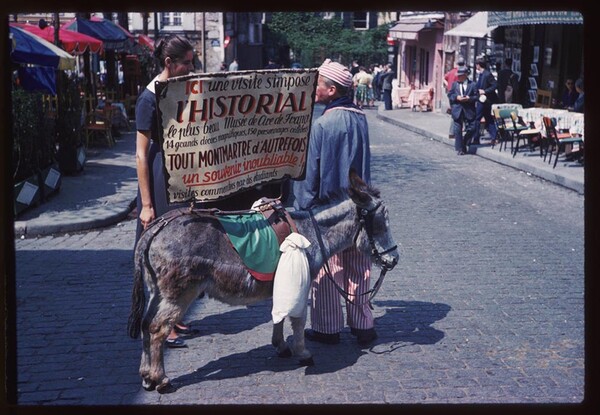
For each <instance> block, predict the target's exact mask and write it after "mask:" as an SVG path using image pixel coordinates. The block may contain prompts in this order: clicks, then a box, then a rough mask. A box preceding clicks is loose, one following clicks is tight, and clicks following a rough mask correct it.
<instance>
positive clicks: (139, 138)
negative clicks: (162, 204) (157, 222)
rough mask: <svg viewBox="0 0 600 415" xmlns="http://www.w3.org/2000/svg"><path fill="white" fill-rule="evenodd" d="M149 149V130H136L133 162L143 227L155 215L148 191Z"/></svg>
mask: <svg viewBox="0 0 600 415" xmlns="http://www.w3.org/2000/svg"><path fill="white" fill-rule="evenodd" d="M149 149H150V131H138V132H137V134H136V144H135V164H136V170H137V176H138V186H139V188H140V197H141V199H142V200H141V204H142V211H141V212H138V214H139V217H140V221H141V222H142V226H143V227H144V229H145V228H146V226H148V224H149V223H150V222H152V221H153V220H154V218H155V217H156V215H155V213H154V206H152V197H151V192H150V166H149V165H148V150H149Z"/></svg>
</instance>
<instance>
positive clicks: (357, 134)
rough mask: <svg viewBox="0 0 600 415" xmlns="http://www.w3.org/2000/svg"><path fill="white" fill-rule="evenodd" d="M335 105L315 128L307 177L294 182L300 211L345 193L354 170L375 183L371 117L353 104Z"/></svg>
mask: <svg viewBox="0 0 600 415" xmlns="http://www.w3.org/2000/svg"><path fill="white" fill-rule="evenodd" d="M340 100H344V99H343V98H342V99H340ZM332 104H334V105H332ZM332 104H330V105H329V106H328V107H327V108H326V109H325V111H324V113H323V115H322V116H321V117H319V118H318V119H317V120H316V121H315V122H314V124H313V126H312V128H311V131H310V139H309V143H308V155H307V160H306V176H305V179H304V180H301V181H295V182H294V183H293V192H294V197H295V201H294V207H295V208H296V209H302V210H306V209H309V208H311V207H313V206H317V205H319V204H322V203H323V202H324V201H326V200H328V199H330V198H332V197H335V196H336V195H339V194H340V193H341V192H342V191H345V189H346V188H348V187H349V186H350V182H349V179H348V173H349V171H350V167H354V169H356V171H357V173H358V174H359V175H360V177H361V178H362V179H363V180H364V181H365V182H366V183H370V182H371V150H370V148H369V127H368V125H367V117H366V115H365V114H364V113H363V112H362V111H361V110H360V109H358V108H357V107H356V106H354V105H352V104H346V105H341V106H339V105H335V104H336V103H335V102H334V103H332Z"/></svg>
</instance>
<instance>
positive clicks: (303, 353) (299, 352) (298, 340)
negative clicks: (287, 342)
mask: <svg viewBox="0 0 600 415" xmlns="http://www.w3.org/2000/svg"><path fill="white" fill-rule="evenodd" d="M290 321H291V322H292V331H293V333H294V342H293V344H292V352H293V353H294V356H296V357H298V359H299V362H300V364H301V365H302V366H313V365H314V364H315V362H314V361H313V358H312V354H311V353H310V351H309V350H308V349H307V348H306V347H305V345H304V326H306V313H304V315H303V316H302V317H290Z"/></svg>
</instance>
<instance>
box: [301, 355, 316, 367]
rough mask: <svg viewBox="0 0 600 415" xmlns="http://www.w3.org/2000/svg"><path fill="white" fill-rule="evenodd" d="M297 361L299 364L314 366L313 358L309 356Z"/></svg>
mask: <svg viewBox="0 0 600 415" xmlns="http://www.w3.org/2000/svg"><path fill="white" fill-rule="evenodd" d="M298 363H300V366H314V365H315V361H314V360H313V358H312V357H309V358H307V359H300V360H299V361H298Z"/></svg>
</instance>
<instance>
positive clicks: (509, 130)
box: [493, 108, 528, 153]
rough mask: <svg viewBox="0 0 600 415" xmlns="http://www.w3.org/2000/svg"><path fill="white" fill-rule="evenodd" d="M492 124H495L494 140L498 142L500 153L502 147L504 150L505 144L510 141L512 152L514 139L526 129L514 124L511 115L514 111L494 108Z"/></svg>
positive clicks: (512, 150)
mask: <svg viewBox="0 0 600 415" xmlns="http://www.w3.org/2000/svg"><path fill="white" fill-rule="evenodd" d="M493 113H494V122H495V123H496V130H497V133H496V138H495V140H498V141H500V151H502V145H503V144H504V149H505V150H506V147H507V145H508V144H507V143H508V142H509V141H510V151H511V153H512V152H514V139H515V137H516V136H517V135H518V134H519V132H520V131H521V130H524V129H527V128H528V127H526V126H522V125H519V124H516V123H514V121H513V115H512V114H513V113H515V114H516V110H514V109H510V108H495V109H494V110H493Z"/></svg>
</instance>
